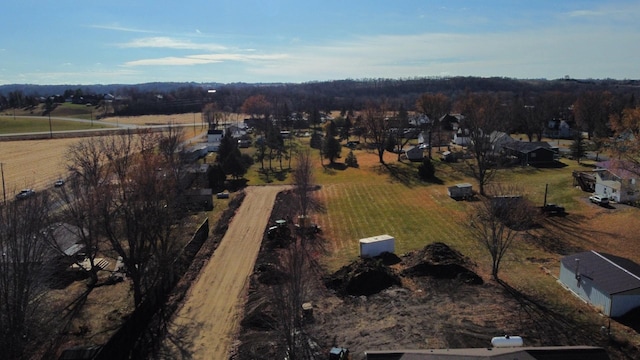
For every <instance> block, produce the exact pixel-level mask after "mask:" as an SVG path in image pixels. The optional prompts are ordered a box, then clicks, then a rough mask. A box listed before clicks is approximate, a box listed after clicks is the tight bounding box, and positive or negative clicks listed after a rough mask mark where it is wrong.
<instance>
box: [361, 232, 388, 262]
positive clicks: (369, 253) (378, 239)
mask: <svg viewBox="0 0 640 360" xmlns="http://www.w3.org/2000/svg"><path fill="white" fill-rule="evenodd" d="M394 251H395V238H394V237H393V236H391V235H387V234H384V235H377V236H372V237H368V238H364V239H360V257H374V256H378V255H380V254H382V253H383V252H389V253H393V252H394Z"/></svg>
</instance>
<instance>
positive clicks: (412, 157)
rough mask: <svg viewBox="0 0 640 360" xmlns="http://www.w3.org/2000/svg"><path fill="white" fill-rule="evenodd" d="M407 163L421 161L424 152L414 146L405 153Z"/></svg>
mask: <svg viewBox="0 0 640 360" xmlns="http://www.w3.org/2000/svg"><path fill="white" fill-rule="evenodd" d="M405 155H406V156H407V159H409V161H422V159H424V150H423V149H421V148H420V146H414V147H412V148H411V149H409V150H407V152H406V153H405Z"/></svg>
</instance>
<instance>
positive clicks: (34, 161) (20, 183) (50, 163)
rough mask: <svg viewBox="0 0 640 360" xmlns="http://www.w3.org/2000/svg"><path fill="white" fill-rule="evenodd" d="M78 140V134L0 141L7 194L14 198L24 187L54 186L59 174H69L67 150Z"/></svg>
mask: <svg viewBox="0 0 640 360" xmlns="http://www.w3.org/2000/svg"><path fill="white" fill-rule="evenodd" d="M77 141H78V139H77V138H69V139H47V140H22V141H0V162H1V163H2V164H3V172H4V181H5V184H4V185H5V189H6V192H7V198H8V199H13V195H14V194H15V193H16V192H18V191H20V189H22V188H33V189H35V190H36V191H40V190H43V189H45V188H48V187H51V186H53V182H54V181H55V180H56V179H57V178H59V177H61V176H64V175H65V174H66V169H65V165H64V157H65V152H66V151H67V148H68V147H69V146H70V145H71V144H73V143H75V142H77Z"/></svg>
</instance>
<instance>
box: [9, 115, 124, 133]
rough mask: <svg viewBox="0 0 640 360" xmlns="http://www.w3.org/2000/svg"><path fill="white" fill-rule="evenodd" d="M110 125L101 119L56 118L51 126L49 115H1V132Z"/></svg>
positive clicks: (25, 131) (93, 127) (76, 128)
mask: <svg viewBox="0 0 640 360" xmlns="http://www.w3.org/2000/svg"><path fill="white" fill-rule="evenodd" d="M110 127H113V126H112V125H109V124H104V123H100V122H99V121H94V122H93V123H91V122H78V121H68V120H60V119H55V118H53V119H51V127H49V118H47V117H32V118H18V119H17V120H14V119H13V117H10V116H0V134H14V133H30V132H47V131H71V130H92V129H102V128H110Z"/></svg>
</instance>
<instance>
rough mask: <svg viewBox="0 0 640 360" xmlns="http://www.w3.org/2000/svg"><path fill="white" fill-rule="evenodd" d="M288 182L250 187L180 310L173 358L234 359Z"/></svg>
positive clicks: (168, 344)
mask: <svg viewBox="0 0 640 360" xmlns="http://www.w3.org/2000/svg"><path fill="white" fill-rule="evenodd" d="M287 188H288V187H286V186H250V187H247V188H246V189H245V192H246V197H245V199H244V201H243V202H242V205H241V206H240V208H239V209H238V210H237V212H236V214H235V216H234V217H233V220H232V221H231V223H230V224H229V228H228V230H227V232H226V233H225V235H224V237H223V239H222V241H221V242H220V244H219V245H218V248H217V249H216V250H215V252H214V253H213V256H212V257H211V258H210V259H209V262H208V263H207V264H206V265H205V266H204V268H203V269H202V271H201V272H200V275H199V276H198V278H197V279H196V280H195V282H194V283H193V284H192V285H191V288H190V289H189V292H188V294H187V295H186V297H185V300H184V302H183V304H182V307H181V308H180V309H178V310H177V311H176V315H175V318H174V319H173V321H172V323H171V325H170V327H169V335H168V337H167V338H168V340H166V341H165V346H164V348H165V349H166V350H167V352H168V353H169V354H166V355H167V357H166V358H167V359H169V358H170V359H176V358H182V359H203V360H204V359H206V360H209V359H228V358H229V352H230V350H231V349H232V346H233V342H234V341H235V339H236V337H237V334H238V330H239V323H240V320H241V318H242V312H243V306H244V303H245V299H244V298H245V295H246V293H247V288H248V285H249V276H250V275H251V273H252V272H253V267H254V264H255V261H256V258H257V256H258V252H259V250H260V245H261V243H262V238H263V236H264V231H265V229H266V227H267V224H268V221H269V216H270V215H271V209H272V207H273V204H274V201H275V199H276V195H277V194H278V193H279V192H280V191H283V190H285V189H287Z"/></svg>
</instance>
